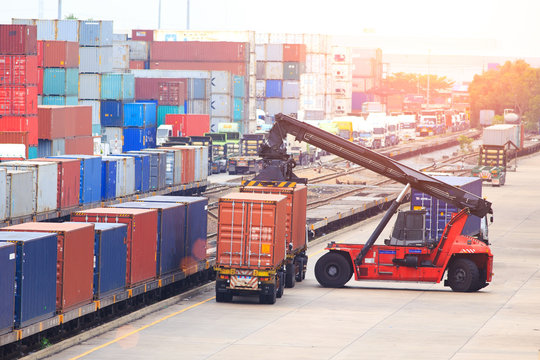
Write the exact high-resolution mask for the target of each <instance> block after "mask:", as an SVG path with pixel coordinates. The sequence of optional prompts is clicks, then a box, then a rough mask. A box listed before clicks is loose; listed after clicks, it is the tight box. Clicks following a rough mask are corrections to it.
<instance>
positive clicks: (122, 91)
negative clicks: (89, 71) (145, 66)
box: [101, 73, 135, 100]
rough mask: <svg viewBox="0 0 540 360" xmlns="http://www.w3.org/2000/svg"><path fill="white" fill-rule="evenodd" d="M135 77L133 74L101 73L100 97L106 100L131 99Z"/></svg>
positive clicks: (133, 92)
mask: <svg viewBox="0 0 540 360" xmlns="http://www.w3.org/2000/svg"><path fill="white" fill-rule="evenodd" d="M134 96H135V77H134V75H133V74H127V73H126V74H124V73H118V74H103V75H102V76H101V98H102V99H104V100H105V99H107V100H133V97H134Z"/></svg>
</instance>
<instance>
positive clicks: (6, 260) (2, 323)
mask: <svg viewBox="0 0 540 360" xmlns="http://www.w3.org/2000/svg"><path fill="white" fill-rule="evenodd" d="M15 251H16V249H15V245H14V244H11V243H5V242H2V240H1V238H0V334H5V333H8V332H11V331H12V330H13V321H14V313H15V294H14V289H16V286H15V269H16V267H15V265H16V262H15Z"/></svg>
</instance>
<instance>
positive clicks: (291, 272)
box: [285, 261, 296, 288]
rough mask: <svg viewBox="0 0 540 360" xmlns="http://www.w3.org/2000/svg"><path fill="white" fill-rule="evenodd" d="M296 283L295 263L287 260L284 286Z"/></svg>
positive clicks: (291, 286) (290, 286)
mask: <svg viewBox="0 0 540 360" xmlns="http://www.w3.org/2000/svg"><path fill="white" fill-rule="evenodd" d="M295 285H296V264H295V263H294V261H291V262H288V263H287V267H286V269H285V287H286V288H293V287H294V286H295Z"/></svg>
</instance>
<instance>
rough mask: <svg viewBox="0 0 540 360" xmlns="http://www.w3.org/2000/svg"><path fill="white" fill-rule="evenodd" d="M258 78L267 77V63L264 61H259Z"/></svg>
mask: <svg viewBox="0 0 540 360" xmlns="http://www.w3.org/2000/svg"><path fill="white" fill-rule="evenodd" d="M256 76H257V80H264V79H266V63H265V62H262V61H257V71H256Z"/></svg>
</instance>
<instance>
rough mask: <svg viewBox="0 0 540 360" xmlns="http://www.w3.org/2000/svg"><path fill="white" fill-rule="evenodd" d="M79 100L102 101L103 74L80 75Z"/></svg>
mask: <svg viewBox="0 0 540 360" xmlns="http://www.w3.org/2000/svg"><path fill="white" fill-rule="evenodd" d="M79 99H85V100H99V99H101V74H79ZM98 117H99V113H98ZM92 123H94V122H92ZM98 124H99V122H98Z"/></svg>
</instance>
